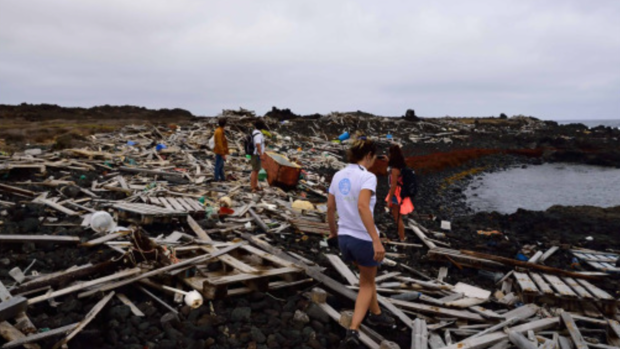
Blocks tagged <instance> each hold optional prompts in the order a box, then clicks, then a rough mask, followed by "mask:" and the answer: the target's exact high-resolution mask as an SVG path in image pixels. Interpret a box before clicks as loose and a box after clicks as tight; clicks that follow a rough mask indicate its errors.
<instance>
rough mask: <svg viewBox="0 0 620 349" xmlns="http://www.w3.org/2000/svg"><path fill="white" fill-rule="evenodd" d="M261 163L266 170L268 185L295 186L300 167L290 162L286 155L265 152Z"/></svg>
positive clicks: (283, 187)
mask: <svg viewBox="0 0 620 349" xmlns="http://www.w3.org/2000/svg"><path fill="white" fill-rule="evenodd" d="M265 155H266V156H265V161H263V163H262V165H263V168H264V169H265V171H267V182H268V183H269V185H270V186H273V187H280V188H282V189H289V188H293V187H296V186H297V183H298V182H299V175H300V173H301V170H302V169H301V167H300V166H299V165H297V164H295V163H292V162H291V161H290V160H289V159H288V158H287V157H286V156H284V155H281V154H278V153H274V152H267V153H265Z"/></svg>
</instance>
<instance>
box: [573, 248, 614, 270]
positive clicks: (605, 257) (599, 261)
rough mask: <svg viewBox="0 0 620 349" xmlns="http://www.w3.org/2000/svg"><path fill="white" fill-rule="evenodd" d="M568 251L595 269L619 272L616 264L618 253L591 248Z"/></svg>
mask: <svg viewBox="0 0 620 349" xmlns="http://www.w3.org/2000/svg"><path fill="white" fill-rule="evenodd" d="M570 252H571V253H572V254H573V256H575V257H576V258H577V259H579V260H580V261H581V262H582V264H583V262H585V264H587V265H589V266H591V267H592V268H594V269H596V270H599V271H603V272H606V273H620V267H617V266H616V262H617V261H618V259H620V255H618V254H615V253H609V252H599V251H592V250H571V251H570Z"/></svg>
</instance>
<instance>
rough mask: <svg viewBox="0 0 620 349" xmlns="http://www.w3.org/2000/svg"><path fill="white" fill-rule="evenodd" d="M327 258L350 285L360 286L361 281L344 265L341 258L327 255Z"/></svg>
mask: <svg viewBox="0 0 620 349" xmlns="http://www.w3.org/2000/svg"><path fill="white" fill-rule="evenodd" d="M325 257H327V259H328V260H329V262H330V263H331V264H332V265H333V266H334V268H336V270H337V271H338V273H340V275H341V276H342V277H343V278H344V279H345V280H347V282H348V283H349V285H351V286H355V285H358V284H359V279H358V278H357V276H355V274H353V272H352V271H351V269H349V267H348V266H347V265H346V264H344V262H343V261H342V259H340V257H338V256H336V255H335V254H325Z"/></svg>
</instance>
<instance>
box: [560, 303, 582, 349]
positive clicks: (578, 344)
mask: <svg viewBox="0 0 620 349" xmlns="http://www.w3.org/2000/svg"><path fill="white" fill-rule="evenodd" d="M560 319H562V322H563V323H564V325H565V326H566V328H567V329H568V333H570V337H571V339H572V340H573V343H574V344H575V348H577V349H588V344H587V343H586V341H585V340H584V339H583V336H582V335H581V332H579V328H578V327H577V324H575V320H573V318H572V317H571V316H570V314H569V313H567V312H564V313H562V314H560Z"/></svg>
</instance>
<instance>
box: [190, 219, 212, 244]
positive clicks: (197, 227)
mask: <svg viewBox="0 0 620 349" xmlns="http://www.w3.org/2000/svg"><path fill="white" fill-rule="evenodd" d="M187 224H189V227H190V228H192V230H193V231H194V233H195V234H196V235H197V236H198V237H199V238H200V239H201V240H205V241H213V240H212V239H211V237H210V236H209V234H207V233H206V232H205V231H204V230H203V229H202V228H201V227H200V225H198V222H196V220H194V218H192V216H190V215H188V216H187Z"/></svg>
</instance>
